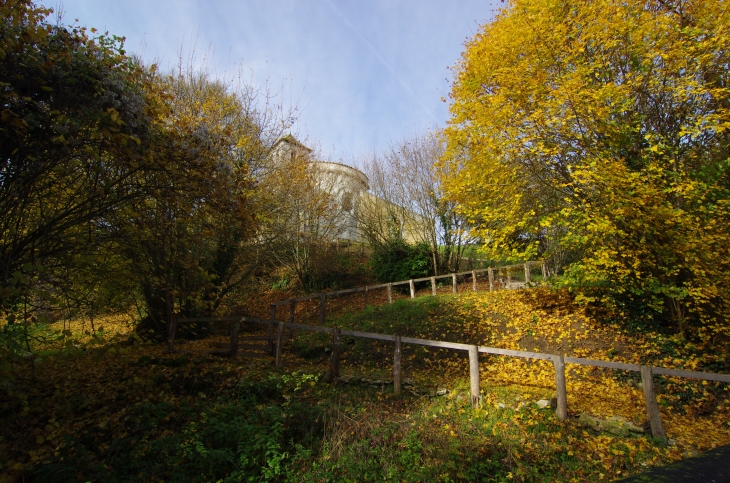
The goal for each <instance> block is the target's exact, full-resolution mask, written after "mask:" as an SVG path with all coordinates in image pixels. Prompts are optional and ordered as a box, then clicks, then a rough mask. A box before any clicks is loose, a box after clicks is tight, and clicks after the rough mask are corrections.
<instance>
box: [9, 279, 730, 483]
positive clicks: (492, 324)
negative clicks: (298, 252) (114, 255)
mask: <svg viewBox="0 0 730 483" xmlns="http://www.w3.org/2000/svg"><path fill="white" fill-rule="evenodd" d="M328 323H330V324H333V325H336V326H339V327H343V328H344V327H347V328H354V329H358V330H363V331H371V332H379V333H386V334H400V335H403V336H415V337H423V338H429V339H436V340H449V341H455V342H468V343H477V344H481V345H490V346H497V347H504V348H510V349H521V350H535V349H538V350H540V351H542V352H551V353H563V354H575V355H578V356H584V357H591V358H600V359H606V360H617V361H627V362H638V363H643V364H652V365H661V366H665V367H681V368H688V369H695V370H708V368H712V367H717V368H719V369H723V368H725V369H726V368H727V366H726V365H723V360H722V359H721V358H720V357H719V356H718V355H717V354H715V353H714V352H713V351H712V350H706V348H703V347H701V346H699V345H697V344H692V343H688V342H687V341H683V340H681V339H679V338H676V337H675V338H672V336H670V335H666V334H658V333H650V332H646V333H643V334H637V333H633V332H632V331H631V329H630V327H627V326H626V325H622V324H620V323H618V322H616V321H614V322H610V323H607V322H600V323H599V322H598V321H596V320H594V319H591V318H590V317H588V316H587V315H586V313H584V312H583V311H582V309H580V308H578V307H575V306H573V305H572V303H571V300H570V297H567V296H563V295H560V294H554V293H547V292H540V291H536V290H535V291H525V292H499V293H493V294H488V293H487V294H463V295H461V296H458V297H452V296H446V297H422V298H419V299H416V300H415V301H398V302H396V303H394V304H392V305H387V306H380V307H368V309H367V310H365V311H362V312H359V313H355V314H351V315H347V316H343V317H339V318H336V319H333V320H329V321H328ZM44 330H46V331H48V330H50V329H48V328H46V329H44ZM51 332H52V331H51ZM113 332H114V331H113V330H111V327H110V328H109V330H108V331H106V332H102V334H101V335H99V336H97V337H95V338H90V339H88V340H87V341H85V342H84V341H82V340H81V339H80V338H74V337H76V336H77V334H71V335H70V336H65V337H66V339H68V340H73V341H75V342H74V343H71V344H70V345H69V346H66V345H64V343H63V341H64V339H63V338H60V339H53V338H52V337H50V338H49V339H48V340H47V341H46V342H44V343H46V344H47V345H48V347H47V348H45V349H44V350H40V349H43V348H42V347H36V348H35V349H36V353H43V356H42V358H41V359H40V360H38V359H35V360H34V361H33V365H32V368H34V370H33V371H31V364H30V363H29V362H26V363H22V362H18V363H16V365H15V366H14V368H13V375H14V379H13V381H12V384H11V385H9V386H7V387H6V389H7V390H6V391H5V392H3V393H0V417H1V418H2V421H3V425H2V430H1V432H0V461H1V462H2V468H1V469H0V482H9V481H44V482H45V481H49V482H76V481H104V482H107V481H109V482H116V481H119V482H122V481H124V482H127V481H130V482H131V481H168V482H177V481H179V482H183V481H185V482H190V481H195V482H207V481H211V482H217V481H223V482H232V481H275V482H287V481H291V482H294V481H296V482H299V481H304V482H328V481H329V482H340V481H342V482H347V481H351V482H355V481H398V482H402V481H406V482H416V481H485V482H492V481H494V482H496V481H525V482H541V481H602V480H611V479H615V478H618V477H622V476H625V475H629V474H633V473H636V472H640V471H642V470H644V469H646V468H650V467H652V466H654V465H661V464H665V463H668V462H671V461H674V460H676V459H678V458H681V457H683V456H686V455H688V454H693V452H694V451H696V450H703V449H708V448H711V447H715V446H718V445H721V444H727V443H728V442H730V426H729V425H728V413H730V405H728V403H727V387H726V386H727V385H721V384H714V383H709V384H703V383H699V382H697V381H691V380H683V379H677V378H657V383H658V386H659V390H660V394H659V403H660V408H661V411H662V418H663V420H664V425H665V428H666V430H667V433H668V435H669V437H670V438H671V444H669V445H663V444H661V443H660V442H658V441H655V440H653V439H652V438H651V437H650V436H646V435H641V436H633V437H619V436H614V435H611V434H607V433H597V432H595V431H593V430H592V429H588V428H585V427H582V426H580V425H579V424H578V423H577V421H576V420H575V417H576V416H577V415H578V414H580V413H584V412H585V413H589V414H592V415H594V416H597V417H601V418H607V417H609V416H620V417H624V418H625V419H627V420H630V421H633V422H634V423H635V424H638V425H640V424H641V422H642V420H643V419H644V417H645V416H644V411H645V408H644V406H643V405H644V403H643V397H642V393H641V390H640V388H638V387H637V378H636V377H635V375H633V374H632V373H627V372H625V371H609V370H594V369H590V368H588V369H586V368H581V367H578V366H569V368H568V408H569V411H570V416H571V417H570V418H569V420H568V421H566V422H563V423H561V422H559V421H558V420H557V418H556V417H555V414H554V412H553V411H552V410H551V409H549V408H547V409H540V408H539V407H538V406H537V405H536V402H537V401H539V400H542V399H548V400H549V399H550V398H551V397H552V396H553V395H554V372H553V369H552V366H551V365H550V364H545V363H542V362H536V363H535V362H527V361H523V360H519V359H513V358H504V357H485V356H482V357H481V359H480V361H481V364H480V366H481V367H480V370H481V374H482V385H481V389H482V394H481V397H482V400H481V407H480V408H479V409H472V408H471V407H469V394H468V392H469V390H468V362H467V360H466V358H465V354H463V353H460V352H456V351H448V350H443V349H432V348H426V347H418V346H411V345H407V344H405V345H404V346H403V368H404V371H405V373H404V378H405V379H406V380H407V381H409V385H407V386H406V388H405V390H404V393H403V394H402V395H401V396H400V397H395V396H394V395H393V393H392V384H390V381H389V380H388V379H390V378H391V377H392V376H391V370H392V357H393V346H392V343H386V342H379V341H370V340H364V339H353V338H347V337H343V338H342V363H341V364H342V365H341V372H342V381H350V382H341V383H339V384H338V385H336V386H333V385H331V384H330V383H329V382H328V377H327V375H328V374H327V372H328V367H329V362H328V360H329V355H330V349H331V339H330V338H329V336H327V335H326V334H317V333H297V334H296V336H295V339H294V340H293V342H292V343H291V344H287V346H286V350H285V352H284V360H285V364H286V365H285V368H284V369H280V370H276V369H274V368H273V367H272V366H271V362H270V360H237V361H231V360H229V359H226V358H216V357H212V356H203V355H195V354H182V355H180V354H163V347H161V346H158V345H154V344H150V343H143V342H142V341H140V340H139V339H134V338H127V337H126V335H124V334H117V335H116V336H113V335H112V334H113ZM105 334H108V336H105ZM39 344H40V342H39ZM196 344H197V345H196ZM203 344H205V341H195V342H190V343H186V344H184V347H186V348H194V347H198V348H202V347H203ZM719 369H718V370H719ZM363 379H364V382H363V381H362V380H363ZM374 379H375V380H377V382H376V381H374ZM357 380H361V381H360V382H358V383H355V382H354V381H357Z"/></svg>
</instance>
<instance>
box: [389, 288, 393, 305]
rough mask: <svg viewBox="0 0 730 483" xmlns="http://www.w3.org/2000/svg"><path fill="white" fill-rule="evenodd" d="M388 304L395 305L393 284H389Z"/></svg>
mask: <svg viewBox="0 0 730 483" xmlns="http://www.w3.org/2000/svg"><path fill="white" fill-rule="evenodd" d="M388 303H389V304H392V303H393V284H392V283H389V284H388Z"/></svg>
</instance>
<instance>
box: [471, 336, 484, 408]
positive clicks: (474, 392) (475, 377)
mask: <svg viewBox="0 0 730 483" xmlns="http://www.w3.org/2000/svg"><path fill="white" fill-rule="evenodd" d="M469 382H470V386H471V406H472V407H473V408H478V407H479V406H480V405H481V401H480V397H479V347H477V346H472V347H469Z"/></svg>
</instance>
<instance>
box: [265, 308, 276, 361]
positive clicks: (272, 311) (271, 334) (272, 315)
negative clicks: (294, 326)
mask: <svg viewBox="0 0 730 483" xmlns="http://www.w3.org/2000/svg"><path fill="white" fill-rule="evenodd" d="M269 311H270V314H269V320H271V323H270V324H269V333H268V334H267V340H268V342H269V355H271V356H273V355H274V322H276V305H274V304H271V307H270V308H269Z"/></svg>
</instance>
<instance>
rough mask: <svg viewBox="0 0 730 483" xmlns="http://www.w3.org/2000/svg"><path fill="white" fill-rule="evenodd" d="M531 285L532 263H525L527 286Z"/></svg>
mask: <svg viewBox="0 0 730 483" xmlns="http://www.w3.org/2000/svg"><path fill="white" fill-rule="evenodd" d="M528 283H530V262H525V285H527V284H528Z"/></svg>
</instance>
